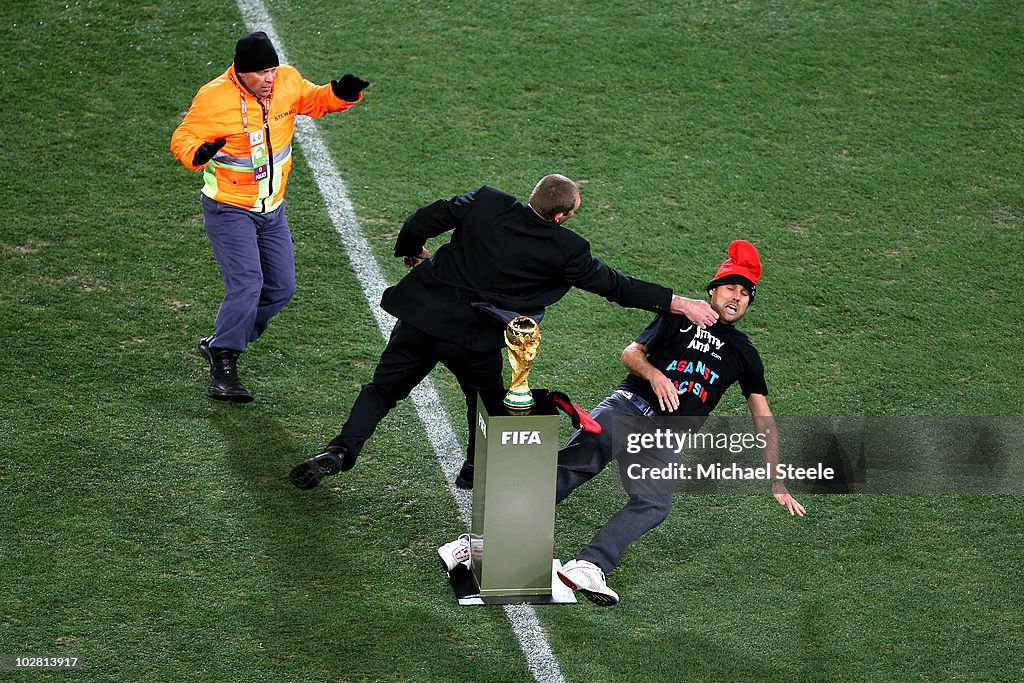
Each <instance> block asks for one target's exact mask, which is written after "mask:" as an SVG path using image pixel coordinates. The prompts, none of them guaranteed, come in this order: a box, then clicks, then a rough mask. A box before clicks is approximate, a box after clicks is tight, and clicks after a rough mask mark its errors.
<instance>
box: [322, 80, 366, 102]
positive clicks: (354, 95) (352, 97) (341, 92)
mask: <svg viewBox="0 0 1024 683" xmlns="http://www.w3.org/2000/svg"><path fill="white" fill-rule="evenodd" d="M368 85H370V82H369V81H364V80H363V79H361V78H359V76H356V75H355V74H345V75H344V76H342V77H341V78H339V79H338V80H336V81H331V90H333V91H334V96H335V97H337V98H338V99H339V100H345V101H346V102H355V101H356V100H358V99H359V93H361V92H363V88H365V87H366V86H368Z"/></svg>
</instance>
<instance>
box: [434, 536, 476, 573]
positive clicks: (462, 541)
mask: <svg viewBox="0 0 1024 683" xmlns="http://www.w3.org/2000/svg"><path fill="white" fill-rule="evenodd" d="M437 554H438V556H440V558H441V561H442V562H444V567H445V570H446V571H447V572H448V573H451V571H452V570H453V569H455V568H456V567H457V566H459V565H460V564H461V565H463V566H465V567H466V569H469V534H462V535H461V536H459V537H458V538H457V539H455V540H454V541H452V542H451V543H445V544H444V545H443V546H441V547H440V548H438V549H437Z"/></svg>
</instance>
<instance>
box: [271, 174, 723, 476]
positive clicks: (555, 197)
mask: <svg viewBox="0 0 1024 683" xmlns="http://www.w3.org/2000/svg"><path fill="white" fill-rule="evenodd" d="M579 206H580V193H579V188H578V187H577V186H576V183H574V182H573V181H572V180H570V179H569V178H566V177H565V176H562V175H557V174H553V175H548V176H545V177H544V178H542V179H541V180H540V182H539V183H537V186H536V187H535V188H534V189H533V192H532V194H531V195H530V201H529V203H528V204H527V205H526V206H524V205H523V204H521V203H520V202H519V201H517V200H516V199H515V197H512V196H510V195H508V194H505V193H504V192H501V191H499V190H496V189H494V188H493V187H488V186H486V185H485V186H483V187H481V188H479V189H477V190H474V191H473V192H470V193H468V194H465V195H461V196H458V197H454V198H452V199H450V200H443V199H442V200H438V201H436V202H433V203H432V204H428V205H426V206H423V207H421V208H420V209H418V210H417V211H416V212H415V213H413V214H412V215H411V216H410V217H409V218H408V219H407V220H406V221H405V224H404V225H403V226H402V230H401V232H400V233H399V235H398V239H397V241H396V242H395V252H394V253H395V256H397V257H402V258H403V259H404V260H405V265H406V267H407V268H411V269H412V271H411V272H410V273H409V274H408V275H406V276H405V277H404V278H403V279H402V280H401V281H400V282H399V283H398V284H397V285H395V286H394V287H390V288H388V289H387V290H386V291H385V292H384V296H383V298H382V299H381V308H383V309H384V310H385V311H387V312H388V313H390V314H392V315H394V316H395V317H396V318H398V322H397V323H396V324H395V328H394V330H393V331H392V333H391V338H390V339H389V340H388V344H387V347H386V348H385V349H384V352H383V353H382V354H381V357H380V361H379V362H378V363H377V369H376V370H375V372H374V374H373V380H372V381H371V382H370V383H369V384H367V385H365V386H364V387H363V389H362V391H361V392H360V393H359V396H358V398H356V402H355V404H354V405H353V406H352V410H351V412H350V414H349V418H348V421H346V422H345V425H344V426H343V427H342V429H341V433H340V434H338V436H336V437H335V438H334V439H333V440H332V441H331V442H330V443H329V444H328V445H327V447H326V448H325V449H324V450H323V451H322V452H320V453H317V454H316V455H314V456H312V457H309V458H306V459H305V460H303V461H302V462H300V463H299V464H298V465H296V466H295V467H294V468H293V469H292V471H291V474H290V479H291V481H292V483H293V484H295V486H297V487H299V488H300V489H311V488H313V487H315V486H316V485H317V484H319V483H320V480H321V479H323V478H324V477H326V476H330V475H333V474H337V473H338V472H344V471H347V470H350V469H352V467H353V466H354V465H355V462H356V458H357V457H358V455H359V452H360V450H362V447H363V443H364V442H365V441H366V440H367V439H368V438H370V436H371V435H372V434H373V432H374V430H375V429H376V428H377V425H378V424H379V423H380V421H381V420H383V419H384V416H385V415H387V414H388V412H389V411H390V410H391V409H392V408H394V407H395V404H396V403H397V402H398V401H400V400H402V399H404V398H406V397H407V396H408V395H409V394H410V393H411V392H412V390H413V388H415V387H416V385H417V384H419V383H420V382H421V381H423V379H424V378H425V377H426V376H427V374H428V373H429V372H430V371H431V370H432V369H433V368H434V366H436V365H437V364H438V363H442V364H443V365H444V366H445V367H447V368H448V369H449V370H451V371H452V373H453V374H454V375H455V377H456V379H457V380H458V382H459V386H460V387H461V388H462V391H463V393H464V394H465V395H466V411H467V412H466V418H467V421H468V424H469V444H468V447H467V453H468V456H467V458H466V462H465V463H464V464H463V466H462V470H461V471H460V473H459V476H458V478H457V479H456V480H455V481H456V484H457V485H458V486H460V487H462V488H472V486H473V446H474V444H473V441H474V437H475V429H474V424H473V422H474V412H475V410H476V394H478V393H479V394H480V395H482V396H485V397H491V396H497V395H501V394H503V393H504V386H505V385H504V378H503V374H502V355H501V349H502V348H503V347H504V346H505V342H504V337H503V330H504V324H503V323H502V322H501V321H500V320H499V318H498V317H496V316H495V315H494V314H493V313H496V312H505V313H511V314H523V315H529V316H531V317H533V318H534V319H538V318H539V317H540V316H541V315H543V313H544V309H545V307H547V306H550V305H551V304H553V303H555V302H556V301H558V300H559V299H561V298H562V297H563V296H565V294H566V293H567V292H568V291H569V289H570V288H572V287H578V288H580V289H585V290H587V291H588V292H593V293H595V294H600V295H601V296H603V297H605V298H606V299H608V300H609V301H614V302H615V303H617V304H619V305H621V306H627V307H630V308H641V309H644V310H648V311H651V312H654V313H675V314H681V315H685V316H686V317H687V318H689V319H690V321H691V322H693V323H694V324H696V325H699V326H701V327H705V326H709V325H712V324H714V323H715V321H716V320H717V319H718V314H717V313H716V312H715V311H714V310H713V309H712V308H711V306H710V305H709V304H708V303H707V302H706V301H700V300H696V299H687V298H685V297H679V296H674V295H673V294H672V290H670V289H667V288H665V287H662V286H661V285H656V284H653V283H650V282H645V281H643V280H637V279H634V278H631V277H629V276H628V275H624V274H622V273H619V272H618V271H616V270H613V269H612V268H609V267H608V266H606V265H605V264H604V263H602V262H601V261H599V260H597V259H596V258H594V257H593V256H592V255H591V253H590V244H589V243H588V242H587V241H586V240H585V239H583V238H582V237H580V236H579V235H577V234H576V233H574V232H572V231H571V230H568V229H567V228H564V227H562V224H563V223H564V222H565V221H567V220H569V218H571V217H572V216H573V214H574V213H575V212H576V210H577V209H578V208H579ZM449 230H452V231H453V232H452V237H451V240H450V241H449V242H448V244H445V245H442V246H441V247H440V248H438V250H437V253H436V254H434V255H433V256H431V255H430V254H429V252H427V250H426V249H425V248H424V245H425V244H426V241H427V240H428V239H430V238H431V237H436V236H437V235H440V234H442V233H444V232H447V231H449ZM485 309H489V310H490V311H491V312H487V310H485Z"/></svg>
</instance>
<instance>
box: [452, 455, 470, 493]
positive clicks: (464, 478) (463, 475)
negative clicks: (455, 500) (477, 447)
mask: <svg viewBox="0 0 1024 683" xmlns="http://www.w3.org/2000/svg"><path fill="white" fill-rule="evenodd" d="M455 485H456V486H458V487H459V488H460V489H472V488H473V461H472V460H470V459H469V458H467V459H466V461H465V462H464V463H462V469H461V470H459V476H457V477H455Z"/></svg>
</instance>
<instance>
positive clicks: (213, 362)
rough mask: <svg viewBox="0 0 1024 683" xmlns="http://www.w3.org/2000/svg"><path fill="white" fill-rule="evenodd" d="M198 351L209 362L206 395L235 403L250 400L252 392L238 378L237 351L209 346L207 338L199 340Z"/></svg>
mask: <svg viewBox="0 0 1024 683" xmlns="http://www.w3.org/2000/svg"><path fill="white" fill-rule="evenodd" d="M203 342H206V343H205V344H204V343H203ZM204 347H205V348H204ZM199 351H200V352H201V353H202V354H203V355H204V356H205V357H206V358H207V360H208V361H209V363H210V386H208V387H206V392H205V393H206V395H207V396H209V397H210V398H212V399H216V400H218V401H233V402H235V403H249V402H250V401H252V392H251V391H249V390H248V389H246V388H245V387H244V386H242V383H241V382H240V381H239V380H238V356H239V352H238V351H232V350H231V349H218V348H215V347H212V348H211V347H210V345H209V339H203V340H201V341H200V342H199Z"/></svg>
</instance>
